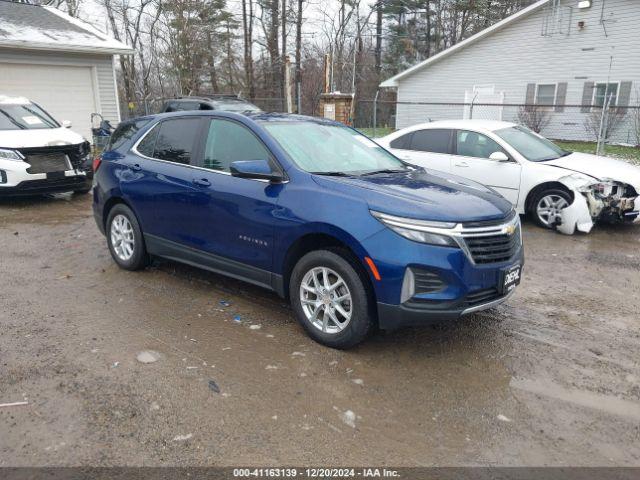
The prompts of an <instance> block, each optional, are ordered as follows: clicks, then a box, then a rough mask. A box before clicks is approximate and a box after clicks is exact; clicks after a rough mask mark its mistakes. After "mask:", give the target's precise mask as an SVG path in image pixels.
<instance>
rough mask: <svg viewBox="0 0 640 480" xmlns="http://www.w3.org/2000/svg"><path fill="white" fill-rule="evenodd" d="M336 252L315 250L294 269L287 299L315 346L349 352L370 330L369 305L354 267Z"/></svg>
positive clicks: (371, 324) (361, 281)
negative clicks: (289, 299) (346, 349)
mask: <svg viewBox="0 0 640 480" xmlns="http://www.w3.org/2000/svg"><path fill="white" fill-rule="evenodd" d="M339 253H342V252H340V251H338V250H334V251H330V250H317V251H315V252H310V253H308V254H306V255H305V256H304V257H302V258H301V259H300V260H299V261H298V263H297V264H296V266H295V267H294V269H293V272H292V274H291V281H290V283H289V296H290V298H291V304H292V307H293V310H294V312H295V314H296V317H297V319H298V321H299V322H300V324H301V325H302V326H303V328H304V329H305V330H306V332H307V333H308V334H309V336H311V338H313V339H314V340H315V341H317V342H318V343H321V344H323V345H326V346H328V347H332V348H349V347H353V346H354V345H357V344H358V343H360V342H362V341H363V340H364V339H365V338H366V336H367V335H368V334H369V332H370V331H371V330H372V327H373V320H372V318H373V316H372V315H371V308H372V305H371V303H372V302H371V301H370V299H369V295H367V290H366V286H365V282H364V281H363V279H362V278H361V276H360V275H359V274H358V271H357V270H356V268H357V267H356V266H354V265H352V263H351V262H350V261H349V260H347V258H345V257H347V255H344V256H343V255H341V254H339Z"/></svg>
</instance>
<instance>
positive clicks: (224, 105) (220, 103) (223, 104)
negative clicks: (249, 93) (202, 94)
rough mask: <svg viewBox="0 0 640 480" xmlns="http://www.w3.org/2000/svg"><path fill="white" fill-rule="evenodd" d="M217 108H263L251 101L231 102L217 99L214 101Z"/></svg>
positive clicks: (258, 110) (231, 109) (228, 109)
mask: <svg viewBox="0 0 640 480" xmlns="http://www.w3.org/2000/svg"><path fill="white" fill-rule="evenodd" d="M212 103H213V104H214V105H215V107H216V110H224V111H225V112H260V111H261V110H260V109H259V108H258V107H256V106H255V105H253V104H251V103H245V102H238V101H236V100H232V101H229V102H225V101H220V100H216V101H214V102H212Z"/></svg>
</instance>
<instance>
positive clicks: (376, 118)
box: [373, 90, 380, 138]
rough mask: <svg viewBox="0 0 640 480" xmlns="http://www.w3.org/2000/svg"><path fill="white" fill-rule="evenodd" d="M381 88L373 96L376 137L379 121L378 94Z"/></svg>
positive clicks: (374, 133) (374, 132)
mask: <svg viewBox="0 0 640 480" xmlns="http://www.w3.org/2000/svg"><path fill="white" fill-rule="evenodd" d="M379 93H380V90H376V96H375V97H373V138H376V127H377V123H378V122H377V121H378V94H379Z"/></svg>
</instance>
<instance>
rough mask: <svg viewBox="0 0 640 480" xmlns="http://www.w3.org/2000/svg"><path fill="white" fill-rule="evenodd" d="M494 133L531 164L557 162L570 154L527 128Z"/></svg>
mask: <svg viewBox="0 0 640 480" xmlns="http://www.w3.org/2000/svg"><path fill="white" fill-rule="evenodd" d="M494 133H495V134H496V135H498V136H499V137H500V138H502V139H503V140H504V141H505V142H507V143H508V144H509V145H511V146H512V147H513V148H515V149H516V150H517V151H518V153H520V155H522V156H523V157H524V158H526V159H527V160H529V161H531V162H544V161H547V160H555V159H556V158H560V157H563V156H565V155H567V154H568V153H570V152H567V151H565V150H563V149H562V148H560V147H559V146H557V145H556V144H555V143H553V142H551V141H550V140H547V139H546V138H544V137H541V136H540V135H537V134H535V133H533V132H532V131H531V130H529V129H528V128H526V127H522V126H518V127H510V128H503V129H502V130H496V131H495V132H494Z"/></svg>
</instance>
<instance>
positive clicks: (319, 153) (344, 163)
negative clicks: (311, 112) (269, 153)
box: [263, 121, 408, 175]
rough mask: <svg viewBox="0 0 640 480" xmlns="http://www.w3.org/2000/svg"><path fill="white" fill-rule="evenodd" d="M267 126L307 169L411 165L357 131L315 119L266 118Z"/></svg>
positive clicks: (360, 170)
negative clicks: (308, 120) (325, 123)
mask: <svg viewBox="0 0 640 480" xmlns="http://www.w3.org/2000/svg"><path fill="white" fill-rule="evenodd" d="M263 125H264V128H265V129H266V130H267V131H268V132H269V133H270V134H271V135H272V136H273V137H274V138H275V139H276V140H277V141H278V143H279V144H280V145H281V146H282V148H283V149H284V150H285V151H286V152H287V153H288V154H289V156H290V157H291V158H292V159H293V161H294V162H295V163H296V164H297V165H298V166H299V167H300V168H302V169H303V170H306V171H307V172H312V173H317V174H325V175H331V174H334V175H336V174H338V175H339V174H347V175H361V174H367V173H374V172H379V171H389V170H392V171H396V170H406V169H407V168H408V167H407V166H406V165H405V164H404V163H403V162H401V161H400V160H398V159H397V158H396V157H394V156H393V155H391V154H390V153H388V152H387V151H386V150H384V149H382V148H381V147H380V146H379V145H377V144H376V143H375V142H373V141H371V140H369V139H368V138H367V137H365V136H364V135H362V134H360V133H358V132H357V131H355V130H353V129H351V128H348V127H342V126H338V125H322V124H319V123H314V122H306V121H300V122H264V123H263Z"/></svg>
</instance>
